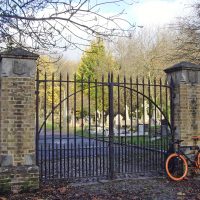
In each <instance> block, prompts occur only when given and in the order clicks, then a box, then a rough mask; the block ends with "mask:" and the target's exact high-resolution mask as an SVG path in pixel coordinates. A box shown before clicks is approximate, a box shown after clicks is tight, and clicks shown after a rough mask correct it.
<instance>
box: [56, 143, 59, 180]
mask: <svg viewBox="0 0 200 200" xmlns="http://www.w3.org/2000/svg"><path fill="white" fill-rule="evenodd" d="M58 177H59V171H58V144H57V143H56V178H58Z"/></svg>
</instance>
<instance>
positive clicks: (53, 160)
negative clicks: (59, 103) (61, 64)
mask: <svg viewBox="0 0 200 200" xmlns="http://www.w3.org/2000/svg"><path fill="white" fill-rule="evenodd" d="M51 97H52V104H51V106H52V127H51V128H52V144H51V145H52V146H51V148H52V176H53V178H54V162H55V159H54V73H53V74H52V96H51Z"/></svg>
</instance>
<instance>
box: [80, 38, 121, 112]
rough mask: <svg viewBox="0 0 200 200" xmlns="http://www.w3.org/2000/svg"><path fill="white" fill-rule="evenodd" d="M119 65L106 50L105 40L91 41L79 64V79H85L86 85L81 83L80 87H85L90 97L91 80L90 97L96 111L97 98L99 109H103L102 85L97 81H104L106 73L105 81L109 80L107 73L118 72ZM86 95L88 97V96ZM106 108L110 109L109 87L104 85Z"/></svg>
mask: <svg viewBox="0 0 200 200" xmlns="http://www.w3.org/2000/svg"><path fill="white" fill-rule="evenodd" d="M117 69H118V65H117V63H116V61H115V60H114V58H113V56H112V54H111V53H109V52H108V51H106V47H105V45H104V42H103V41H102V40H100V39H98V38H97V39H96V40H94V41H92V42H91V45H90V47H89V48H88V49H87V50H86V51H85V52H84V53H83V56H82V59H81V62H80V64H79V66H78V71H77V80H78V81H84V86H81V85H80V84H79V86H78V87H83V88H84V95H85V96H87V97H88V93H89V89H88V86H89V84H88V81H89V80H90V82H91V83H90V98H91V108H92V111H93V112H94V111H95V109H96V102H95V100H96V99H97V101H98V102H97V109H99V110H100V111H102V104H103V100H102V86H101V85H99V84H98V85H97V83H95V81H97V80H98V81H100V82H101V81H102V79H101V77H102V75H105V81H107V78H106V77H107V74H108V73H109V72H114V73H115V72H116V71H117ZM87 97H86V98H87ZM104 97H105V98H104V110H107V109H108V87H106V86H105V87H104Z"/></svg>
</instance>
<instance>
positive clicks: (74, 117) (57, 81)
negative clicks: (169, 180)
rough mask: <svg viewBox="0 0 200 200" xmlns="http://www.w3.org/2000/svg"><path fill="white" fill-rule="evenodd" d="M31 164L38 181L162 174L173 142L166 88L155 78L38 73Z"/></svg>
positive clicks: (168, 92)
mask: <svg viewBox="0 0 200 200" xmlns="http://www.w3.org/2000/svg"><path fill="white" fill-rule="evenodd" d="M36 88H37V89H36V152H37V156H36V161H37V164H38V165H39V167H40V177H41V179H42V180H49V179H73V178H84V177H98V178H110V179H113V178H115V177H119V176H120V177H121V176H129V175H130V176H134V175H136V174H141V173H142V174H152V173H157V172H158V171H162V170H163V164H164V159H165V155H166V152H167V151H168V148H169V143H170V142H171V140H172V139H173V135H172V127H173V124H172V123H171V122H173V119H172V117H173V113H172V110H173V109H172V103H171V102H172V101H171V96H172V95H171V89H170V87H169V86H167V84H166V83H164V84H163V83H162V81H161V80H159V83H157V82H156V80H153V81H151V80H150V79H149V80H147V81H145V80H144V79H142V80H139V79H138V78H137V79H136V82H133V81H132V78H130V79H129V80H127V79H126V78H125V77H124V78H123V79H120V77H119V76H118V77H116V78H115V79H114V77H113V75H112V74H109V75H108V77H106V78H104V77H102V79H101V81H98V80H90V79H88V80H83V78H81V77H76V76H74V79H73V80H70V79H69V76H68V75H67V76H66V77H65V78H64V77H62V76H61V75H59V76H56V75H52V77H51V78H49V76H47V74H45V75H39V73H38V74H37V79H36Z"/></svg>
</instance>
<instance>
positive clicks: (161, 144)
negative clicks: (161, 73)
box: [159, 79, 164, 164]
mask: <svg viewBox="0 0 200 200" xmlns="http://www.w3.org/2000/svg"><path fill="white" fill-rule="evenodd" d="M160 110H161V111H163V105H162V80H161V79H160ZM160 122H161V123H160V125H161V129H160V131H161V133H160V137H161V143H160V146H161V147H160V148H159V150H160V149H161V152H160V154H161V155H160V156H161V161H160V162H161V164H162V163H163V162H164V159H163V127H162V113H161V112H160ZM160 156H159V157H160Z"/></svg>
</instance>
